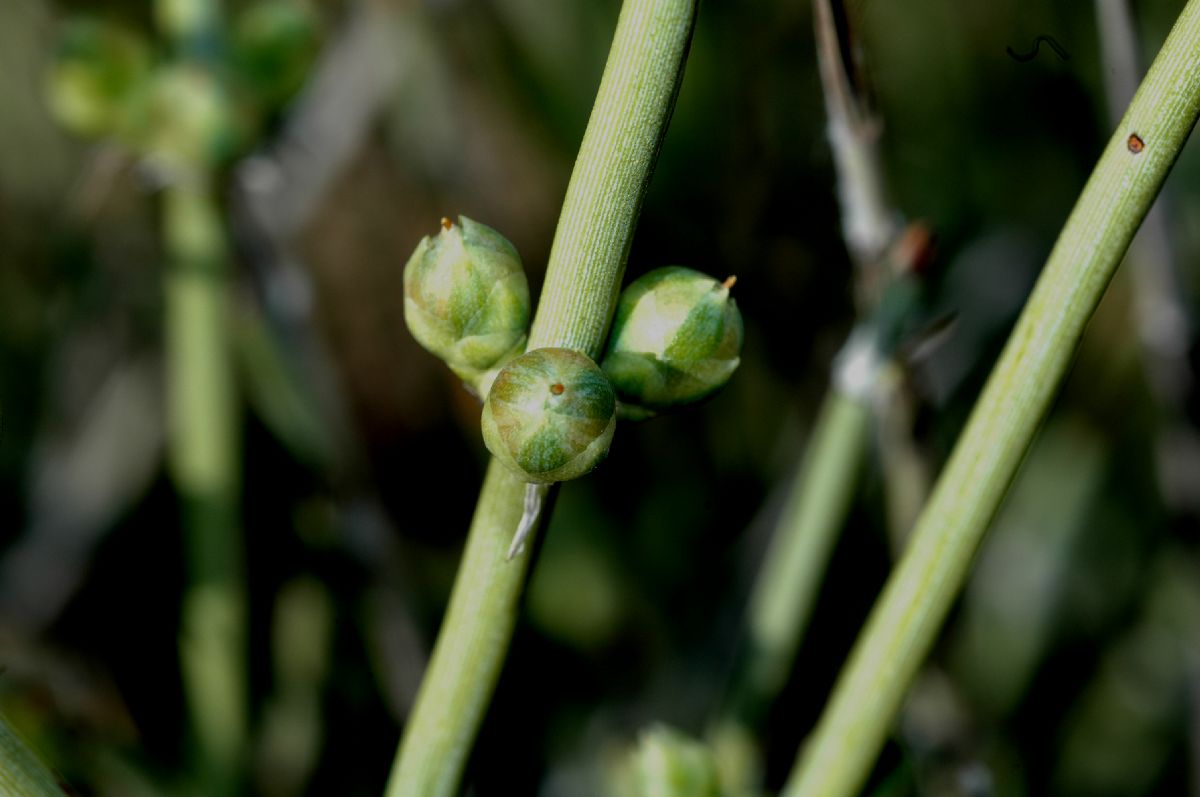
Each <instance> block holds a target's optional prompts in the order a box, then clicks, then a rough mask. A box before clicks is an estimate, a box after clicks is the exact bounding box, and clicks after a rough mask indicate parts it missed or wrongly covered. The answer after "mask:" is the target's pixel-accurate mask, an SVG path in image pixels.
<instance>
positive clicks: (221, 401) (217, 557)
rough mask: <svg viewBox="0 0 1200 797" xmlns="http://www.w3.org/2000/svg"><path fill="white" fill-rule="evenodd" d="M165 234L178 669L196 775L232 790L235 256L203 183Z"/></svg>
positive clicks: (168, 207)
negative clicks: (231, 263) (180, 527)
mask: <svg viewBox="0 0 1200 797" xmlns="http://www.w3.org/2000/svg"><path fill="white" fill-rule="evenodd" d="M164 236H165V245H166V250H167V255H168V259H169V265H168V271H167V275H166V310H165V312H166V359H167V369H168V377H167V378H168V385H167V388H168V390H167V394H168V424H169V426H168V431H169V443H168V446H169V452H170V461H171V468H172V474H173V476H174V479H175V484H176V486H177V488H178V490H179V493H180V496H181V498H182V501H183V509H184V518H183V520H184V535H185V542H186V544H185V551H186V554H187V563H188V586H187V589H186V591H185V593H184V598H183V617H182V620H181V629H180V640H179V646H180V665H181V667H182V669H183V680H184V692H185V695H186V698H187V703H188V710H189V713H190V716H191V722H192V731H193V734H194V737H195V739H194V741H195V744H196V761H195V771H196V773H197V777H198V778H199V779H200V780H201V781H203V782H204V783H206V784H211V785H212V786H213V789H219V790H220V792H219V793H225V792H226V791H227V790H228V789H229V788H231V787H230V784H231V783H233V782H234V780H235V779H236V777H237V775H238V772H239V770H240V768H241V757H242V754H243V751H244V748H245V743H246V724H247V720H246V716H245V702H246V697H245V696H246V673H245V649H246V639H245V636H246V632H245V625H246V620H245V611H246V610H245V596H244V594H243V593H244V589H243V586H242V554H241V539H240V536H239V532H238V519H237V504H238V484H239V475H240V462H239V454H238V443H239V440H238V437H239V435H238V419H237V403H236V391H235V388H234V383H233V366H232V361H231V356H230V341H229V339H228V332H229V321H230V319H229V317H228V314H229V313H228V311H229V308H228V303H227V298H228V297H227V296H226V293H227V291H228V286H227V284H226V279H225V271H226V267H227V262H226V261H227V253H226V250H225V238H224V231H223V229H222V224H221V217H220V213H219V210H218V208H217V206H216V203H215V201H214V199H213V196H212V191H211V188H210V187H209V186H208V185H207V184H206V183H204V182H201V181H196V182H192V183H186V184H180V185H176V186H172V187H170V188H168V189H167V191H166V194H165V196H164ZM209 793H218V792H217V791H213V790H209Z"/></svg>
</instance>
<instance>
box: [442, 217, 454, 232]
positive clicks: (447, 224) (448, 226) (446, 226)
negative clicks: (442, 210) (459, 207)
mask: <svg viewBox="0 0 1200 797" xmlns="http://www.w3.org/2000/svg"><path fill="white" fill-rule="evenodd" d="M442 229H443V230H447V231H448V230H452V229H454V222H452V221H450V219H449V218H448V217H446V216H442Z"/></svg>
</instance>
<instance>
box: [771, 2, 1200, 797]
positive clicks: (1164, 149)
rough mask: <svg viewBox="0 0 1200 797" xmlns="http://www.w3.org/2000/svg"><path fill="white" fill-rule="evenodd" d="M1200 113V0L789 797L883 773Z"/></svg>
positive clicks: (934, 504)
mask: <svg viewBox="0 0 1200 797" xmlns="http://www.w3.org/2000/svg"><path fill="white" fill-rule="evenodd" d="M1198 113H1200V0H1190V2H1189V3H1188V5H1187V6H1186V7H1185V8H1184V10H1183V13H1182V14H1181V15H1180V18H1179V21H1178V22H1177V23H1176V25H1175V28H1174V30H1173V31H1172V32H1171V35H1170V36H1169V37H1168V39H1167V41H1166V44H1165V45H1164V46H1163V49H1162V51H1161V52H1160V54H1159V56H1158V58H1157V59H1156V60H1155V63H1154V66H1153V67H1151V69H1150V72H1149V74H1148V75H1147V76H1146V79H1145V80H1144V81H1143V83H1142V86H1141V88H1140V89H1139V90H1138V93H1137V95H1136V96H1135V97H1134V100H1133V103H1132V104H1131V105H1130V107H1129V110H1128V112H1127V113H1126V114H1125V117H1124V119H1123V120H1122V121H1121V124H1120V126H1119V127H1118V128H1117V131H1116V132H1115V133H1114V135H1113V137H1112V138H1111V140H1110V141H1109V142H1108V145H1107V147H1105V150H1104V152H1103V154H1102V155H1101V157H1100V161H1099V163H1098V164H1097V165H1096V168H1095V170H1094V171H1093V173H1092V176H1091V178H1090V179H1089V180H1088V183H1087V186H1086V187H1085V188H1084V190H1083V193H1082V195H1081V196H1080V198H1079V201H1078V203H1077V204H1076V206H1075V209H1074V210H1073V211H1072V213H1071V216H1070V218H1069V219H1068V220H1067V224H1066V226H1065V227H1064V228H1063V231H1062V234H1061V235H1060V237H1059V239H1058V242H1057V243H1056V245H1055V247H1054V249H1053V251H1052V252H1051V254H1050V258H1049V260H1048V261H1047V263H1046V266H1045V269H1044V270H1043V272H1042V276H1041V278H1040V279H1039V280H1038V284H1037V286H1036V287H1035V288H1034V291H1033V294H1032V295H1031V296H1030V298H1029V302H1028V304H1027V305H1026V308H1025V311H1024V312H1023V313H1022V315H1021V318H1020V319H1019V320H1018V321H1017V324H1016V327H1015V329H1014V330H1013V333H1012V335H1011V337H1010V339H1009V342H1008V345H1007V346H1006V347H1005V350H1004V352H1003V354H1002V355H1001V357H1000V361H999V362H998V363H997V365H996V367H995V369H994V371H993V372H992V376H991V378H990V379H989V380H988V383H987V386H986V387H985V388H984V390H983V393H982V395H981V396H980V398H979V401H978V402H977V404H976V407H975V410H974V412H973V413H972V415H971V418H970V420H969V421H968V423H967V426H966V428H965V429H964V431H963V433H962V435H961V437H960V439H959V442H958V445H957V446H956V447H955V450H954V453H953V454H952V455H951V457H950V460H949V462H948V463H947V465H946V468H945V470H944V471H943V473H942V476H941V478H940V479H939V481H938V484H937V486H936V487H935V489H934V491H933V494H932V496H931V497H930V500H929V503H928V504H927V506H926V507H925V510H924V511H923V512H922V514H921V517H920V519H919V520H918V522H917V525H916V527H915V529H914V531H913V534H912V538H911V542H910V545H909V547H908V550H907V551H906V553H905V555H904V557H903V558H902V559H901V561H900V563H899V565H898V566H897V569H896V570H895V572H894V573H893V575H892V577H891V578H890V579H889V580H888V583H887V585H886V586H885V588H884V591H883V594H882V595H881V597H880V599H879V602H878V603H877V605H876V607H875V610H874V612H873V613H872V615H871V618H870V620H869V621H868V623H867V626H866V628H865V629H864V631H863V634H862V635H861V637H860V638H859V642H858V644H857V645H856V646H855V649H854V652H853V653H852V655H851V657H850V660H849V662H848V663H847V665H846V668H845V669H844V670H843V672H842V675H841V677H840V679H839V681H838V684H837V686H836V688H835V690H834V694H833V696H832V698H831V700H830V703H829V706H828V707H827V708H826V710H825V713H824V715H823V716H822V718H821V720H820V722H819V723H818V726H817V728H816V730H815V732H814V734H813V736H812V738H811V739H809V741H808V742H807V743H806V745H805V746H804V748H803V750H802V752H801V756H800V760H799V762H798V767H797V769H796V770H795V771H794V772H793V776H792V777H791V779H790V780H789V782H788V784H787V785H786V787H785V789H784V792H783V794H784V795H785V797H800V796H801V795H803V796H804V797H814V796H815V795H824V796H825V797H838V796H840V795H847V796H848V795H851V794H854V793H856V792H857V790H858V789H859V788H860V787H861V785H862V784H863V782H864V781H865V779H866V778H867V776H868V775H869V774H870V770H871V767H872V765H873V763H874V761H875V758H876V757H877V756H878V753H879V750H880V748H881V746H882V745H883V742H884V739H885V738H886V737H887V735H888V733H889V731H890V729H891V725H892V721H893V719H894V718H895V716H896V713H897V711H898V710H899V708H900V704H901V701H902V700H903V698H904V695H905V693H906V692H907V690H908V687H909V685H910V683H911V681H912V678H913V676H914V675H915V673H916V671H917V669H918V667H919V666H920V664H921V662H922V660H923V659H924V658H925V656H926V654H927V653H928V652H929V649H930V647H931V646H932V644H933V641H934V638H935V636H936V634H937V631H938V629H939V627H940V626H941V624H942V621H943V620H944V619H945V617H946V614H947V612H948V611H949V610H950V607H951V605H952V604H953V603H954V601H955V599H956V598H957V596H958V593H959V591H960V589H961V587H962V584H963V582H964V580H965V579H966V576H967V572H968V570H969V569H970V564H971V561H972V559H973V557H974V555H975V552H976V550H977V549H978V547H979V543H980V541H981V540H982V538H983V536H984V533H985V531H986V530H987V527H988V524H989V523H990V522H991V520H992V517H993V516H994V515H995V513H996V510H997V508H998V507H999V505H1000V502H1001V500H1002V499H1003V497H1004V494H1005V492H1006V490H1007V489H1008V486H1009V484H1010V483H1011V481H1012V478H1013V476H1014V474H1015V473H1016V470H1017V467H1018V465H1019V464H1020V461H1021V458H1022V457H1023V456H1024V454H1025V451H1026V450H1027V449H1028V447H1029V445H1030V442H1031V441H1032V439H1033V436H1034V433H1035V431H1036V430H1037V427H1038V425H1039V424H1040V422H1041V420H1042V418H1043V417H1044V416H1045V414H1046V411H1047V409H1048V407H1049V405H1050V402H1051V400H1052V399H1053V397H1054V394H1055V393H1056V392H1057V389H1058V386H1059V384H1060V383H1061V381H1062V379H1063V377H1064V376H1065V374H1066V372H1067V368H1068V366H1069V365H1070V361H1071V357H1072V355H1073V354H1074V352H1075V349H1076V347H1077V345H1078V343H1079V340H1080V338H1081V336H1082V335H1083V331H1084V327H1085V326H1086V324H1087V321H1088V319H1089V318H1090V317H1091V315H1092V313H1093V311H1094V310H1095V308H1096V305H1097V304H1098V303H1099V301H1100V297H1101V296H1102V294H1103V292H1104V289H1105V287H1106V286H1107V285H1108V282H1109V280H1110V279H1111V278H1112V275H1113V273H1114V271H1115V270H1116V268H1117V265H1118V263H1119V262H1120V260H1121V257H1122V255H1123V254H1124V252H1125V250H1126V248H1127V247H1128V246H1129V241H1130V239H1131V238H1132V237H1133V234H1134V232H1135V231H1136V230H1137V227H1138V225H1139V224H1140V223H1141V220H1142V218H1143V217H1144V216H1145V215H1146V212H1147V211H1148V210H1149V209H1150V206H1151V204H1152V203H1153V201H1154V197H1155V196H1156V195H1157V193H1158V190H1159V188H1160V187H1161V186H1162V183H1163V180H1165V179H1166V176H1167V173H1168V172H1169V171H1170V169H1171V166H1172V165H1173V164H1174V162H1175V159H1176V157H1177V156H1178V155H1179V152H1180V150H1181V149H1182V147H1183V145H1184V143H1185V141H1186V140H1187V137H1188V135H1189V133H1190V132H1191V129H1192V127H1193V126H1194V125H1195V122H1196V117H1197V114H1198Z"/></svg>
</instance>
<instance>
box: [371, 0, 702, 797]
mask: <svg viewBox="0 0 1200 797" xmlns="http://www.w3.org/2000/svg"><path fill="white" fill-rule="evenodd" d="M695 13H696V0H626V2H625V4H624V5H623V6H622V8H621V15H620V18H619V19H618V21H617V30H616V33H615V35H614V38H613V45H612V49H611V51H610V53H609V59H608V63H607V65H606V66H605V69H604V77H603V79H602V80H601V83H600V89H599V92H598V94H597V97H596V103H595V106H594V107H593V110H592V116H591V119H590V120H589V122H588V127H587V131H586V133H585V134H584V139H583V144H582V145H581V147H580V151H579V157H578V158H577V160H576V162H575V169H574V172H573V173H572V175H571V182H570V184H569V186H568V188H567V195H566V198H565V199H564V202H563V209H562V215H561V217H560V218H559V224H558V230H557V232H556V234H555V239H554V244H553V247H552V249H551V254H550V262H549V264H548V266H547V271H546V282H545V287H544V288H543V290H542V299H541V302H540V304H539V306H538V312H537V317H536V318H535V319H534V323H533V330H532V333H531V336H530V344H529V345H530V347H531V348H539V347H548V346H559V347H564V348H572V349H575V350H578V351H582V352H584V353H586V354H588V355H589V356H591V357H592V358H593V359H594V358H596V357H598V356H599V354H600V348H601V346H602V344H603V342H604V334H605V331H606V330H607V328H608V325H609V323H610V322H611V319H612V312H613V308H614V306H615V303H616V296H617V292H618V290H619V288H620V281H621V274H622V272H623V270H624V267H625V259H626V256H627V255H628V253H629V246H630V243H631V241H632V239H633V230H634V225H635V223H636V221H637V217H638V213H639V211H640V209H641V204H642V199H643V198H644V196H645V193H646V186H647V185H648V183H649V180H650V175H651V173H652V171H653V169H654V164H655V161H656V160H657V155H658V150H659V147H660V145H661V143H662V139H663V136H664V135H665V133H666V129H667V123H668V121H669V120H670V116H671V111H672V109H673V108H674V104H675V96H676V94H677V93H678V90H679V82H680V80H681V78H682V75H683V65H684V61H685V57H686V54H687V48H688V44H689V42H690V40H691V32H692V25H693V23H694V20H695ZM524 496H525V484H524V483H523V482H521V481H519V480H518V479H516V478H515V477H513V476H512V475H510V474H509V473H508V472H507V471H506V470H505V469H504V468H503V467H502V466H500V465H498V464H497V463H495V462H492V463H491V465H490V466H489V467H488V473H487V477H486V479H485V480H484V484H483V489H482V491H481V493H480V497H479V504H478V506H477V507H476V510H475V517H474V519H473V521H472V523H471V530H470V534H469V535H468V538H467V547H466V551H465V552H464V554H463V561H462V564H461V565H460V567H459V572H458V576H457V578H456V580H455V584H454V590H453V592H452V594H451V596H450V606H449V608H448V610H447V613H446V618H445V620H444V622H443V624H442V629H441V632H440V633H439V635H438V640H437V643H436V645H435V646H434V650H433V656H432V658H431V659H430V662H429V669H428V671H427V672H426V675H425V680H424V682H423V683H422V684H421V689H420V692H419V693H418V695H417V701H416V705H415V706H414V708H413V711H412V714H411V715H410V717H409V719H408V723H407V725H406V727H405V729H404V738H403V739H402V740H401V743H400V749H399V750H398V752H397V754H396V761H395V764H394V765H393V768H392V774H391V777H390V779H389V780H388V785H387V792H386V793H387V797H406V796H407V795H413V796H414V797H417V796H419V797H439V796H441V795H450V794H453V793H454V792H455V790H456V789H457V788H458V784H459V782H460V781H461V779H462V772H463V767H464V765H465V763H466V759H467V755H468V753H469V752H470V749H471V745H472V743H473V741H474V739H475V735H476V733H477V732H478V730H479V725H480V723H481V722H482V720H483V715H484V713H485V711H486V710H487V706H488V703H489V702H490V700H491V696H492V692H493V691H494V689H495V686H496V681H497V679H498V678H499V677H500V670H501V668H502V666H503V664H504V658H505V655H506V653H507V651H508V647H509V643H510V642H511V639H512V633H513V628H514V626H515V624H516V618H517V611H518V608H519V602H520V596H521V591H522V588H523V586H524V583H525V575H526V571H527V569H528V567H529V557H528V556H527V555H520V556H517V557H515V558H514V559H512V560H511V561H507V560H506V553H507V551H508V547H509V544H510V543H511V541H512V536H513V533H514V531H515V530H516V528H517V525H518V523H519V521H520V518H521V515H522V510H523V504H524ZM530 547H532V546H530Z"/></svg>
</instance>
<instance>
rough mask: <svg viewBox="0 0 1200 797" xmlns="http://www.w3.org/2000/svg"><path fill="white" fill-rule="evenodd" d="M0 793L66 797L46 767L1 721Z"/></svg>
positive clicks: (10, 796) (13, 796)
mask: <svg viewBox="0 0 1200 797" xmlns="http://www.w3.org/2000/svg"><path fill="white" fill-rule="evenodd" d="M0 794H3V795H5V797H63V790H62V789H60V788H59V787H58V781H57V780H56V779H55V778H54V775H52V774H51V773H50V770H49V769H47V768H46V765H45V764H43V763H42V762H41V761H39V760H38V759H37V756H36V755H34V754H33V751H32V750H30V749H29V747H27V746H26V744H25V742H23V741H21V738H20V737H19V736H17V734H16V733H15V732H14V731H13V729H12V728H10V727H9V725H8V723H7V722H5V721H4V720H3V719H2V718H0Z"/></svg>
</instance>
